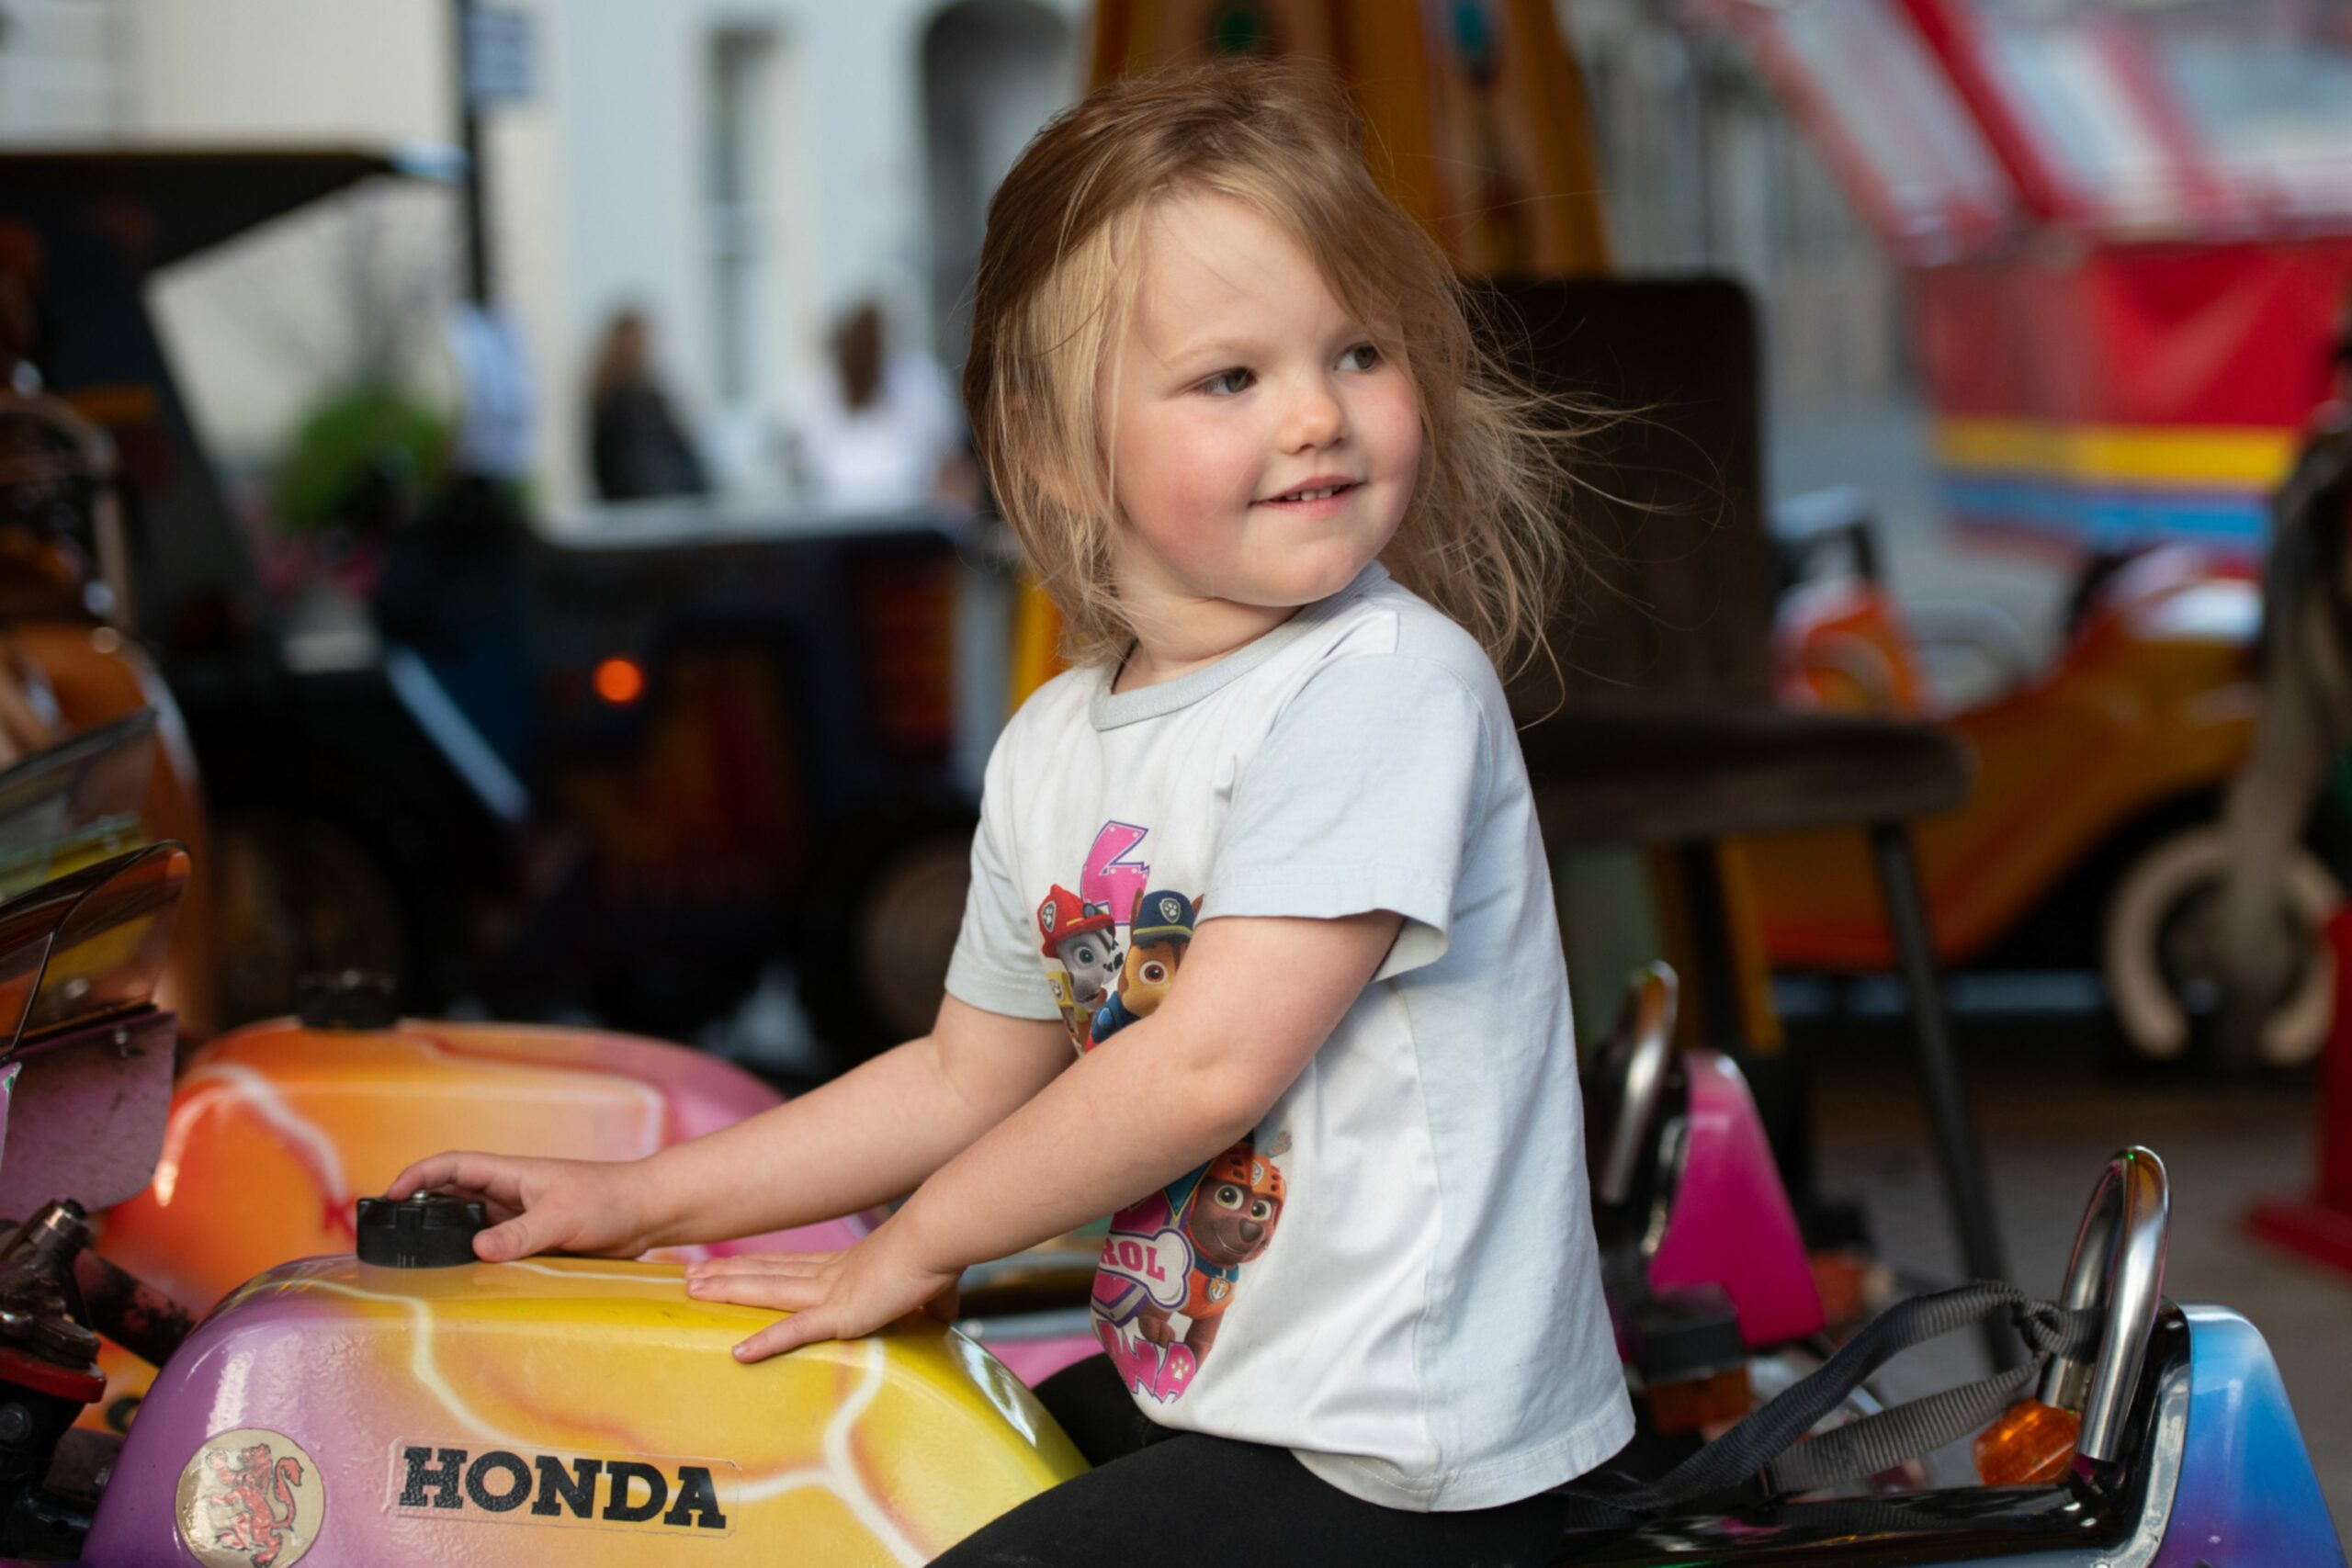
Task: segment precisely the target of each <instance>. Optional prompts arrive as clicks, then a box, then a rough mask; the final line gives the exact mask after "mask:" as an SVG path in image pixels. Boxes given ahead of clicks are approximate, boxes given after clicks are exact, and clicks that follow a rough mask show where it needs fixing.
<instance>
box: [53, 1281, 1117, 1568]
mask: <svg viewBox="0 0 2352 1568" xmlns="http://www.w3.org/2000/svg"><path fill="white" fill-rule="evenodd" d="M774 1316H775V1314H772V1313H766V1312H760V1311H756V1310H752V1309H750V1308H744V1307H735V1306H725V1305H717V1304H710V1303H701V1302H695V1301H692V1300H689V1299H688V1298H687V1296H686V1294H685V1291H684V1284H683V1281H682V1277H681V1274H680V1271H679V1269H676V1268H674V1267H672V1266H669V1265H664V1264H651V1263H620V1262H611V1261H605V1260H601V1259H589V1258H535V1259H531V1260H529V1261H527V1262H523V1263H508V1264H483V1263H478V1262H469V1263H464V1264H458V1265H456V1266H452V1267H446V1268H394V1267H385V1266H379V1265H374V1264H368V1263H363V1262H360V1261H359V1260H358V1259H357V1258H353V1257H349V1256H344V1257H335V1258H313V1259H311V1260H309V1261H307V1262H301V1263H294V1264H288V1265H287V1266H285V1267H282V1268H278V1269H272V1270H270V1271H269V1272H268V1273H266V1274H264V1275H263V1276H261V1277H260V1278H259V1279H256V1280H254V1281H252V1282H251V1283H250V1284H248V1285H246V1286H245V1287H243V1289H242V1290H240V1291H238V1292H236V1293H235V1294H234V1295H232V1297H231V1298H230V1299H229V1300H228V1301H227V1302H226V1303H223V1305H222V1307H221V1309H220V1311H219V1312H218V1313H216V1314H214V1315H213V1316H212V1318H211V1319H210V1320H209V1322H207V1323H206V1324H205V1325H203V1327H201V1328H200V1329H198V1331H197V1333H196V1334H195V1335H194V1336H193V1337H191V1338H190V1339H189V1340H188V1342H187V1345H186V1346H185V1347H184V1348H182V1349H181V1351H180V1353H179V1354H177V1355H175V1357H174V1358H173V1359H172V1362H171V1365H170V1366H169V1368H168V1369H167V1370H166V1371H164V1373H163V1375H162V1376H161V1377H159V1378H158V1379H157V1381H156V1382H155V1385H154V1387H153V1389H152V1390H151V1391H150V1393H149V1395H148V1398H147V1402H146V1404H145V1405H144V1406H143V1407H142V1408H141V1412H140V1416H139V1419H138V1421H137V1422H136V1423H135V1424H134V1425H133V1427H132V1429H131V1432H130V1437H129V1438H127V1439H126V1441H125V1443H124V1447H123V1450H122V1453H121V1455H120V1457H119V1460H118V1461H117V1462H116V1464H115V1467H114V1475H113V1479H112V1481H111V1483H109V1484H108V1486H107V1494H106V1497H105V1499H104V1501H103V1502H102V1504H101V1506H100V1507H99V1509H98V1514H97V1519H96V1527H95V1529H93V1531H92V1533H91V1535H90V1537H89V1540H88V1544H87V1547H86V1549H85V1557H86V1559H87V1561H89V1562H94V1563H107V1564H113V1565H117V1568H145V1565H148V1564H153V1565H156V1568H163V1565H164V1564H173V1565H175V1568H184V1565H185V1564H187V1562H190V1561H194V1562H201V1563H206V1564H229V1563H236V1564H239V1565H240V1568H243V1565H245V1564H251V1563H255V1562H268V1563H270V1564H271V1568H292V1565H293V1564H294V1563H296V1562H300V1561H302V1560H303V1559H304V1558H306V1557H307V1558H309V1559H310V1560H311V1562H320V1563H333V1564H335V1565H336V1568H378V1565H381V1568H407V1565H410V1564H414V1563H419V1562H434V1563H444V1564H451V1565H462V1564H469V1563H492V1562H495V1563H500V1564H509V1565H513V1568H528V1565H529V1564H533V1563H541V1562H544V1563H548V1564H556V1563H560V1564H562V1565H563V1568H596V1565H599V1564H616V1565H617V1564H633V1563H641V1562H668V1561H673V1560H677V1559H682V1558H683V1557H684V1554H685V1553H687V1552H691V1553H692V1558H691V1560H692V1561H695V1562H704V1563H707V1564H710V1565H711V1568H722V1565H725V1564H731V1563H742V1564H753V1563H756V1564H762V1565H763V1568H764V1565H768V1564H774V1563H776V1562H797V1563H805V1564H809V1565H811V1568H835V1565H841V1568H848V1565H850V1564H867V1563H871V1564H876V1565H898V1564H914V1563H920V1562H926V1561H928V1560H929V1559H930V1558H932V1557H933V1556H936V1555H937V1554H938V1553H939V1552H940V1551H943V1550H944V1549H945V1548H946V1547H948V1546H949V1545H951V1544H953V1543H954V1542H955V1541H956V1540H960V1539H962V1538H963V1537H964V1536H965V1535H967V1534H968V1533H970V1532H971V1531H972V1530H973V1529H977V1528H978V1527H979V1526H980V1525H981V1524H983V1523H985V1522H986V1521H988V1520H989V1519H991V1518H993V1517H996V1516H997V1515H999V1514H1001V1513H1002V1512H1003V1511H1005V1510H1006V1509H1007V1508H1009V1507H1012V1506H1013V1505H1015V1504H1017V1503H1019V1502H1021V1501H1023V1499H1025V1498H1027V1497H1029V1496H1032V1495H1035V1494H1036V1493H1038V1492H1041V1491H1043V1490H1045V1489H1046V1487H1047V1486H1050V1485H1051V1484H1053V1483H1055V1482H1057V1481H1059V1480H1062V1479H1065V1478H1067V1477H1069V1476H1070V1475H1073V1474H1075V1473H1077V1472H1080V1470H1082V1469H1083V1468H1084V1464H1083V1461H1081V1460H1080V1458H1079V1456H1078V1454H1077V1452H1076V1450H1074V1449H1073V1448H1072V1447H1071V1446H1070V1444H1069V1439H1068V1438H1066V1437H1065V1436H1064V1435H1063V1434H1062V1432H1061V1430H1060V1428H1058V1427H1056V1426H1055V1425H1054V1423H1053V1420H1052V1418H1051V1417H1050V1416H1047V1415H1046V1413H1045V1411H1044V1409H1043V1407H1042V1406H1040V1405H1039V1404H1037V1403H1036V1401H1035V1399H1034V1398H1033V1397H1032V1396H1031V1395H1030V1393H1028V1391H1027V1390H1026V1389H1024V1388H1023V1387H1022V1385H1021V1383H1020V1382H1019V1381H1018V1380H1017V1379H1015V1378H1014V1377H1013V1376H1012V1373H1010V1372H1009V1371H1006V1370H1005V1369H1004V1368H1003V1367H1002V1366H1001V1365H1000V1364H999V1363H998V1362H996V1361H995V1360H993V1359H991V1358H989V1355H988V1354H987V1353H986V1352H985V1351H982V1350H981V1349H980V1348H978V1347H977V1346H975V1345H974V1344H972V1343H971V1342H970V1341H969V1340H967V1339H966V1338H964V1337H962V1336H960V1335H958V1334H956V1332H955V1331H954V1330H952V1329H949V1328H946V1327H944V1325H937V1324H933V1323H930V1322H927V1321H926V1322H922V1323H915V1322H913V1321H911V1320H910V1322H909V1323H907V1324H905V1325H900V1326H899V1327H896V1328H893V1329H891V1330H888V1331H887V1332H885V1333H882V1334H879V1335H876V1336H874V1337H870V1338H866V1339H863V1340H858V1341H855V1342H853V1343H846V1344H844V1343H838V1342H827V1343H824V1344H820V1345H814V1346H809V1347H807V1348H803V1349H800V1350H797V1351H795V1352H793V1353H791V1354H789V1355H786V1356H783V1357H778V1358H775V1359H770V1360H767V1361H763V1362H760V1363H757V1364H754V1365H750V1366H745V1365H741V1364H740V1363H738V1362H736V1361H735V1360H734V1359H733V1358H732V1357H731V1356H730V1355H729V1347H730V1346H732V1345H734V1344H735V1343H736V1342H737V1341H739V1340H741V1339H742V1338H743V1337H745V1336H746V1335H748V1334H749V1333H751V1332H752V1330H753V1329H755V1328H757V1327H759V1326H760V1325H763V1324H765V1323H767V1322H769V1321H771V1320H772V1319H773V1317H774ZM687 1541H691V1542H693V1543H694V1544H693V1545H692V1546H691V1547H689V1546H686V1545H685V1544H684V1543H685V1542H687ZM673 1554H676V1558H673Z"/></svg>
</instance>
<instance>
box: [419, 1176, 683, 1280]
mask: <svg viewBox="0 0 2352 1568" xmlns="http://www.w3.org/2000/svg"><path fill="white" fill-rule="evenodd" d="M428 1187H430V1188H436V1189H438V1190H441V1191H443V1192H446V1193H447V1194H448V1195H449V1196H451V1197H453V1198H472V1199H477V1200H479V1201H481V1205H482V1207H483V1208H484V1209H485V1210H487V1211H488V1213H489V1215H490V1217H491V1219H492V1221H494V1222H496V1223H494V1224H492V1226H491V1227H490V1228H489V1229H488V1230H485V1231H483V1232H482V1233H481V1235H477V1236H475V1237H474V1256H475V1257H476V1258H481V1260H482V1261H483V1262H485V1263H511V1262H513V1261H514V1260H515V1258H528V1257H530V1256H531V1255H532V1254H533V1253H535V1252H578V1253H587V1254H590V1255H592V1256H595V1257H600V1258H636V1257H638V1256H639V1255H640V1254H642V1253H644V1252H646V1251H647V1250H649V1249H650V1247H653V1246H654V1245H655V1243H654V1239H653V1237H652V1236H650V1235H649V1234H648V1231H649V1229H650V1224H649V1222H648V1220H647V1218H646V1216H645V1213H644V1209H645V1204H644V1202H643V1193H642V1191H641V1189H640V1183H639V1180H638V1179H636V1175H635V1167H634V1165H633V1164H627V1163H617V1162H607V1161H604V1160H584V1159H528V1158H525V1157H523V1156H519V1155H486V1154H474V1153H453V1154H441V1155H435V1156H433V1157H432V1158H430V1159H421V1160H418V1161H417V1162H416V1163H415V1164H414V1165H413V1166H410V1167H409V1168H407V1169H406V1170H403V1171H401V1173H400V1174H399V1175H398V1176H396V1177H394V1178H393V1179H392V1184H391V1185H390V1187H388V1188H386V1189H385V1190H384V1196H386V1197H387V1198H391V1199H395V1200H397V1199H401V1198H405V1197H407V1196H408V1195H409V1194H411V1193H413V1192H419V1191H422V1190H424V1189H426V1188H428Z"/></svg>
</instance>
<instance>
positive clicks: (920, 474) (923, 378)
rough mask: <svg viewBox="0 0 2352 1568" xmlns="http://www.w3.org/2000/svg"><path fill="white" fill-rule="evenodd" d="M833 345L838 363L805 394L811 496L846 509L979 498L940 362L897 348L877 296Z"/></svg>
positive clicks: (837, 333)
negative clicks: (891, 341) (892, 345)
mask: <svg viewBox="0 0 2352 1568" xmlns="http://www.w3.org/2000/svg"><path fill="white" fill-rule="evenodd" d="M830 346H831V365H830V366H829V367H827V373H826V374H824V375H820V376H819V377H817V378H814V379H813V381H812V382H811V384H810V385H809V387H808V388H807V389H805V390H804V392H803V395H802V396H801V398H800V399H799V405H798V408H797V418H796V420H795V423H794V428H793V431H792V438H793V447H794V455H795V464H796V467H797V469H798V471H799V473H800V476H801V478H802V479H804V480H805V481H806V483H807V484H808V486H809V491H810V492H811V499H812V500H814V501H815V502H817V504H818V505H820V506H822V507H825V508H827V509H828V510H832V511H842V512H903V511H909V510H911V509H914V508H917V507H922V506H927V505H932V504H934V503H937V502H947V503H950V504H954V505H957V506H960V507H963V508H967V509H968V508H969V507H971V506H972V505H973V504H975V502H976V501H977V499H978V487H979V480H978V468H977V466H976V465H974V463H973V462H972V460H971V457H970V456H969V455H968V453H967V448H966V446H965V443H964V417H963V413H962V411H960V410H959V409H958V408H957V407H956V400H955V397H954V396H953V394H952V393H950V391H949V390H948V387H947V376H946V373H945V372H944V371H943V370H942V369H941V368H940V367H939V364H938V362H937V361H936V360H934V359H933V358H932V357H931V355H928V354H925V353H923V352H922V350H920V349H900V350H899V351H898V352H896V353H892V352H891V351H890V349H889V344H888V337H887V335H886V333H885V330H884V326H883V321H882V309H881V307H880V306H879V305H877V304H876V303H875V302H874V301H873V300H871V299H867V300H864V301H861V302H860V303H858V304H857V305H855V306H854V307H852V308H851V310H849V312H848V313H847V314H846V315H844V316H843V317H842V319H841V321H840V323H839V324H838V325H837V326H835V327H834V329H833V335H832V341H831V345H830Z"/></svg>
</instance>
